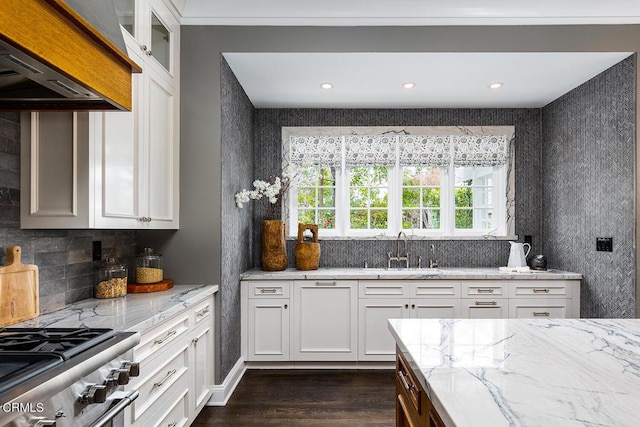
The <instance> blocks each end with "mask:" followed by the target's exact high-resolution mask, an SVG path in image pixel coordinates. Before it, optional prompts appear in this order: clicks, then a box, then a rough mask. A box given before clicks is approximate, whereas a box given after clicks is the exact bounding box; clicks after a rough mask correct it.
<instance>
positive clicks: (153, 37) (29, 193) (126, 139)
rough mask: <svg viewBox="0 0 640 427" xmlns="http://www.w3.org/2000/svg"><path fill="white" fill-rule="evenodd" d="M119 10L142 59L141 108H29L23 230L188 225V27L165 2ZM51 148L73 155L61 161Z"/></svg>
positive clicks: (132, 49) (131, 49)
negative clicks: (183, 29) (183, 48)
mask: <svg viewBox="0 0 640 427" xmlns="http://www.w3.org/2000/svg"><path fill="white" fill-rule="evenodd" d="M116 8H117V12H118V15H119V19H120V22H121V25H122V27H123V34H124V37H125V43H126V45H127V50H128V53H129V56H130V57H131V59H132V60H133V61H134V62H136V63H137V64H139V65H141V66H142V73H141V74H135V75H134V78H133V106H132V110H131V111H130V112H92V113H70V112H69V113H48V112H43V113H31V114H23V120H22V128H23V132H22V154H21V155H22V159H23V160H22V191H21V197H22V202H21V206H22V208H21V209H22V211H21V227H22V228H119V229H177V228H178V226H179V152H180V143H179V136H180V133H179V132H180V128H179V123H180V117H179V105H180V100H179V60H178V58H179V52H178V47H179V45H180V26H179V24H178V21H177V19H176V18H175V16H174V15H173V14H172V12H171V10H170V9H169V8H168V7H167V6H166V5H165V4H164V3H163V2H162V1H161V0H152V1H136V2H133V1H130V0H129V1H126V0H118V1H116ZM134 36H135V37H134ZM57 127H61V128H62V130H64V132H62V131H59V130H57V129H55V128H57ZM51 150H57V151H56V153H63V154H57V156H59V157H63V158H64V160H65V161H64V162H60V161H56V162H55V164H51V162H49V161H48V159H49V158H50V157H47V156H48V154H47V153H48V152H49V151H51ZM58 175H61V176H64V177H65V179H64V181H62V182H61V178H58ZM61 205H63V206H61Z"/></svg>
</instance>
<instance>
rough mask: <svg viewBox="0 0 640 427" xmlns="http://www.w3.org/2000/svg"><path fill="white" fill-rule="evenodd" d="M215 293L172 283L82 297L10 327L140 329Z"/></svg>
mask: <svg viewBox="0 0 640 427" xmlns="http://www.w3.org/2000/svg"><path fill="white" fill-rule="evenodd" d="M216 292H218V286H217V285H200V286H185V285H181V286H174V287H173V288H171V289H168V290H166V291H161V292H150V293H138V294H128V295H126V296H124V297H120V298H110V299H94V298H91V299H86V300H82V301H78V302H75V303H72V304H69V305H66V306H65V307H63V308H61V309H59V310H56V311H53V312H51V313H46V314H42V315H40V316H38V317H36V318H34V319H31V320H27V321H24V322H21V323H18V324H15V325H11V327H20V328H45V327H46V328H56V327H58V328H79V327H88V328H111V329H115V330H118V331H141V330H144V329H146V328H149V327H152V326H153V325H155V324H157V323H159V322H161V321H163V320H164V319H166V318H168V317H171V316H172V315H173V314H176V313H178V312H180V311H182V310H183V309H185V308H187V307H189V306H191V305H193V304H195V303H197V302H199V301H202V299H203V298H205V297H207V296H208V295H212V294H214V293H216Z"/></svg>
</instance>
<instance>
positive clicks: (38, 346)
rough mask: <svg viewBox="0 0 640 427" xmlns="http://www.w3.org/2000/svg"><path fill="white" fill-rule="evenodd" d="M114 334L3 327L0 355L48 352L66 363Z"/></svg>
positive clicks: (83, 329)
mask: <svg viewBox="0 0 640 427" xmlns="http://www.w3.org/2000/svg"><path fill="white" fill-rule="evenodd" d="M115 334H116V332H115V331H114V330H113V329H91V328H80V329H72V328H3V329H0V352H25V353H51V354H56V355H59V356H61V357H63V358H64V359H65V360H66V359H69V358H71V357H73V356H75V355H76V354H78V353H80V352H82V351H84V350H86V349H88V348H91V347H92V346H94V345H96V344H98V343H101V342H103V341H105V340H107V339H109V338H111V337H113V336H115Z"/></svg>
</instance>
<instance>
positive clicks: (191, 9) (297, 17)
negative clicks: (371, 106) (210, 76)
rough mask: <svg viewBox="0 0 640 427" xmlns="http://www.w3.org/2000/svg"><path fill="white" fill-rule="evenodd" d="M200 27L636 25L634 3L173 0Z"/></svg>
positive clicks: (638, 11)
mask: <svg viewBox="0 0 640 427" xmlns="http://www.w3.org/2000/svg"><path fill="white" fill-rule="evenodd" d="M173 2H174V3H175V4H176V6H177V8H178V9H179V10H180V12H181V13H182V16H183V20H182V23H183V24H185V25H189V24H199V25H200V24H202V25H347V26H352V25H547V24H548V25H557V24H634V23H636V24H637V23H640V1H638V0H323V1H313V0H173Z"/></svg>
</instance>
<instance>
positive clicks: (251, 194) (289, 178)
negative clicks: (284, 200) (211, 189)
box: [236, 165, 298, 216]
mask: <svg viewBox="0 0 640 427" xmlns="http://www.w3.org/2000/svg"><path fill="white" fill-rule="evenodd" d="M297 174H298V172H297V170H296V169H295V168H294V167H293V166H291V165H289V166H287V167H285V168H284V169H283V170H282V179H281V178H280V177H278V176H276V177H272V178H271V179H270V181H264V180H260V179H256V180H255V181H253V190H246V189H243V190H242V191H240V192H239V193H236V206H238V207H239V208H243V207H244V205H245V204H246V203H248V202H250V201H251V200H260V199H262V198H263V197H264V198H266V199H267V200H269V203H270V205H269V206H268V210H269V213H270V215H271V216H275V215H274V214H275V213H276V212H275V211H276V206H275V205H276V204H278V202H280V198H279V197H278V196H279V195H284V194H285V193H286V192H287V190H289V188H290V186H291V185H292V184H293V183H294V181H295V178H296V177H297Z"/></svg>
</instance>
